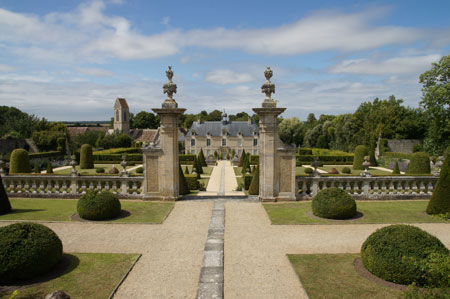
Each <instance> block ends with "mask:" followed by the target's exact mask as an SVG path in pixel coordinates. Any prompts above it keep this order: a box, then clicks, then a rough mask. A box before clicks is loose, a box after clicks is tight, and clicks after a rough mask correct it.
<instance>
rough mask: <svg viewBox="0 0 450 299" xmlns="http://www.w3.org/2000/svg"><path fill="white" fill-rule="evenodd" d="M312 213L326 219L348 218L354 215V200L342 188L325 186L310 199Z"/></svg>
mask: <svg viewBox="0 0 450 299" xmlns="http://www.w3.org/2000/svg"><path fill="white" fill-rule="evenodd" d="M312 211H313V214H314V215H316V216H318V217H321V218H328V219H349V218H352V217H353V216H355V215H356V202H355V200H354V199H353V198H352V197H351V196H350V195H349V194H348V193H347V192H346V191H344V190H342V189H339V188H335V187H332V188H327V189H325V190H322V191H320V192H319V193H317V195H316V196H314V198H313V200H312Z"/></svg>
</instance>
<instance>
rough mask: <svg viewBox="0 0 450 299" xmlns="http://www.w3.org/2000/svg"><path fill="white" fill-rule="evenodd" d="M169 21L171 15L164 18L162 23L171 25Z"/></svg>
mask: <svg viewBox="0 0 450 299" xmlns="http://www.w3.org/2000/svg"><path fill="white" fill-rule="evenodd" d="M169 22H170V17H168V16H167V17H164V18H163V19H162V21H161V24H163V25H166V26H167V25H169Z"/></svg>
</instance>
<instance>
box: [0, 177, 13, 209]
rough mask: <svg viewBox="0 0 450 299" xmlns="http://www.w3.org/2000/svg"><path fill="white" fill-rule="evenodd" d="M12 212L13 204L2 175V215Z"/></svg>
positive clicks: (0, 193)
mask: <svg viewBox="0 0 450 299" xmlns="http://www.w3.org/2000/svg"><path fill="white" fill-rule="evenodd" d="M9 212H11V204H10V202H9V199H8V194H6V190H5V186H3V181H2V176H1V175H0V215H3V214H6V213H9Z"/></svg>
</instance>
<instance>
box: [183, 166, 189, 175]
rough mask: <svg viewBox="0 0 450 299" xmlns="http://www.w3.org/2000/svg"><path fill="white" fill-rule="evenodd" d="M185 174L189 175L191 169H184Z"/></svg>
mask: <svg viewBox="0 0 450 299" xmlns="http://www.w3.org/2000/svg"><path fill="white" fill-rule="evenodd" d="M184 174H189V168H188V167H187V166H186V168H185V169H184Z"/></svg>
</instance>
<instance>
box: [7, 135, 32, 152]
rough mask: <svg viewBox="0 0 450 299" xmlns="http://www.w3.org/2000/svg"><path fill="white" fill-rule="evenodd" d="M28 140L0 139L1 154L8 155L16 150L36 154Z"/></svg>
mask: <svg viewBox="0 0 450 299" xmlns="http://www.w3.org/2000/svg"><path fill="white" fill-rule="evenodd" d="M30 142H31V141H30V140H27V139H22V138H20V139H0V153H3V154H6V153H10V152H12V151H13V150H14V149H16V148H23V149H26V150H27V151H29V152H31V153H34V152H35V151H34V150H33V149H34V145H33V144H30Z"/></svg>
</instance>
